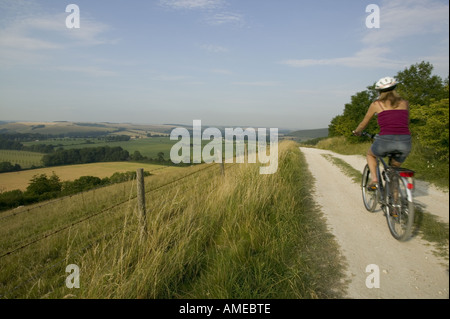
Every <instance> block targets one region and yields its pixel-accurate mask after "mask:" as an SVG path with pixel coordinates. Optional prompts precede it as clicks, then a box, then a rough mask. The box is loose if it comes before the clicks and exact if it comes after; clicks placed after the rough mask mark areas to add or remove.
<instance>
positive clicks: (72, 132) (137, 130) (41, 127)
mask: <svg viewBox="0 0 450 319" xmlns="http://www.w3.org/2000/svg"><path fill="white" fill-rule="evenodd" d="M171 129H172V126H166V125H141V124H130V123H117V124H115V123H107V122H102V123H88V122H69V121H54V122H0V133H6V134H14V133H22V134H26V133H35V134H42V135H53V136H58V137H97V136H103V135H111V134H113V135H115V134H120V135H131V136H141V137H146V136H147V134H148V133H150V134H167V132H169V133H170V130H171Z"/></svg>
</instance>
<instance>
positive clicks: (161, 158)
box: [157, 152, 164, 162]
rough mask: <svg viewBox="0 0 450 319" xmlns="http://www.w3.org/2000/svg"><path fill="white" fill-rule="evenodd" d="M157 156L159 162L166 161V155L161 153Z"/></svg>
mask: <svg viewBox="0 0 450 319" xmlns="http://www.w3.org/2000/svg"><path fill="white" fill-rule="evenodd" d="M157 156H158V161H160V162H163V161H164V153H163V152H159V153H158V155H157Z"/></svg>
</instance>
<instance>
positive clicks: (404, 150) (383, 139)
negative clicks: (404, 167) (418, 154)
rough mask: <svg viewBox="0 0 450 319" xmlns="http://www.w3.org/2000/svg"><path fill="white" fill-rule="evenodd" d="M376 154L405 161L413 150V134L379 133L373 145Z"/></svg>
mask: <svg viewBox="0 0 450 319" xmlns="http://www.w3.org/2000/svg"><path fill="white" fill-rule="evenodd" d="M371 150H372V153H373V154H374V155H375V156H380V157H386V156H388V155H389V154H394V155H393V156H392V158H393V159H394V160H396V161H397V162H399V163H403V162H404V161H405V160H406V157H407V156H408V155H409V153H410V152H411V135H377V136H376V137H375V141H374V142H373V144H372V147H371Z"/></svg>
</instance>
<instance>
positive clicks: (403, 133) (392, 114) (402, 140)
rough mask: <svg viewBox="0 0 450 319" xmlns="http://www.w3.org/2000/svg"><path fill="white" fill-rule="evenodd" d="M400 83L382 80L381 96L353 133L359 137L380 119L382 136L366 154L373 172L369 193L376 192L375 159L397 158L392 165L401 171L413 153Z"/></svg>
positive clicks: (406, 102) (386, 78) (378, 136)
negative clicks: (398, 90) (375, 116)
mask: <svg viewBox="0 0 450 319" xmlns="http://www.w3.org/2000/svg"><path fill="white" fill-rule="evenodd" d="M397 84H398V83H397V82H396V80H395V79H394V78H392V77H385V78H382V79H380V80H379V81H378V82H377V83H376V85H375V89H376V90H377V91H378V92H379V93H380V95H379V97H378V99H377V100H376V101H375V102H373V103H372V104H371V105H370V107H369V110H368V111H367V113H366V115H365V117H364V119H363V120H362V122H361V123H360V124H359V125H358V127H357V128H356V129H355V130H354V131H353V134H355V135H358V136H360V135H361V132H362V131H363V130H364V129H365V128H366V127H367V125H368V124H369V121H370V120H371V118H372V117H373V116H374V115H378V125H379V127H380V133H379V134H378V135H377V137H376V138H375V141H374V143H373V144H372V146H371V147H370V148H369V150H368V151H367V164H368V165H369V169H370V176H371V177H372V181H371V183H370V184H369V186H368V189H369V190H376V189H377V184H378V179H377V174H376V167H377V161H376V157H377V156H379V157H386V156H387V155H388V154H390V153H394V154H395V155H394V156H393V158H392V161H391V165H392V166H396V167H400V165H401V164H402V163H403V162H404V161H405V160H406V157H407V156H408V155H409V153H410V151H411V133H410V131H409V103H408V101H406V100H404V99H402V98H401V97H400V95H399V94H398V93H397V91H396V90H395V88H396V86H397Z"/></svg>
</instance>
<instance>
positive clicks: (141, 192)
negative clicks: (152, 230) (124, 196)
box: [136, 168, 147, 233]
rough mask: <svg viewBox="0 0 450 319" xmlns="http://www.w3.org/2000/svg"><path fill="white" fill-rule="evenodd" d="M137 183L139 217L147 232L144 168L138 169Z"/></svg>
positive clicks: (144, 230)
mask: <svg viewBox="0 0 450 319" xmlns="http://www.w3.org/2000/svg"><path fill="white" fill-rule="evenodd" d="M136 184H137V199H138V210H139V218H140V220H141V224H142V226H143V232H144V233H147V219H146V212H145V183H144V169H143V168H138V169H137V171H136Z"/></svg>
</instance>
